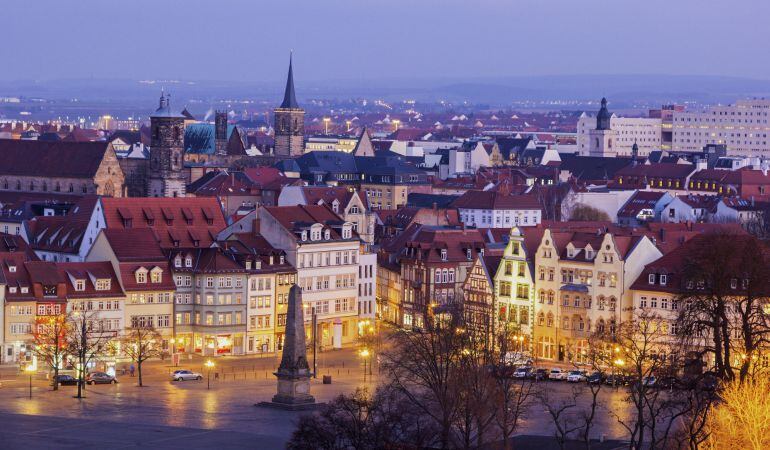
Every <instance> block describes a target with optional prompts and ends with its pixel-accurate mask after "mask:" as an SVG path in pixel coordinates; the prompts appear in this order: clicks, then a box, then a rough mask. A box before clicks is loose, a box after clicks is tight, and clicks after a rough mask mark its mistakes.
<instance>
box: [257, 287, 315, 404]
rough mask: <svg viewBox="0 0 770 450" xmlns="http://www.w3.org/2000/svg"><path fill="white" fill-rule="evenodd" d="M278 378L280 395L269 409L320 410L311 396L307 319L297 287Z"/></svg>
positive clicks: (292, 293)
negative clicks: (306, 336) (306, 334)
mask: <svg viewBox="0 0 770 450" xmlns="http://www.w3.org/2000/svg"><path fill="white" fill-rule="evenodd" d="M274 375H275V376H276V377H277V378H278V393H277V394H275V395H274V396H273V400H272V401H271V402H261V403H259V406H268V407H274V408H281V409H288V410H304V409H312V408H315V407H317V406H319V404H318V403H316V401H315V398H313V396H312V395H310V376H311V375H312V374H311V373H310V366H308V363H307V348H306V347H305V318H304V314H303V308H302V290H301V289H300V287H299V286H297V285H296V284H295V285H294V286H292V287H291V290H290V291H289V305H288V307H287V310H286V333H285V334H284V341H283V354H282V356H281V365H280V366H278V371H276V372H275V373H274Z"/></svg>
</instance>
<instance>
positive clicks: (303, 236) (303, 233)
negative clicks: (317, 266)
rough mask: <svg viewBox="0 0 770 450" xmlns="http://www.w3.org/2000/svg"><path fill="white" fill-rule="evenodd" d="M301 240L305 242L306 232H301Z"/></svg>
mask: <svg viewBox="0 0 770 450" xmlns="http://www.w3.org/2000/svg"><path fill="white" fill-rule="evenodd" d="M302 240H303V241H306V240H307V231H303V232H302Z"/></svg>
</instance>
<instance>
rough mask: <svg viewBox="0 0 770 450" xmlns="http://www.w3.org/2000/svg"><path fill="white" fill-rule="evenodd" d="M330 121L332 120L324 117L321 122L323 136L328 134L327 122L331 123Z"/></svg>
mask: <svg viewBox="0 0 770 450" xmlns="http://www.w3.org/2000/svg"><path fill="white" fill-rule="evenodd" d="M331 120H332V119H331V118H329V117H324V118H323V121H324V134H329V122H331Z"/></svg>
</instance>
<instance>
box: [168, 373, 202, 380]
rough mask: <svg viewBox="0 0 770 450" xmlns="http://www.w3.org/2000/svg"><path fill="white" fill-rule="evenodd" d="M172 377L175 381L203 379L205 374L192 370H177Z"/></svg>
mask: <svg viewBox="0 0 770 450" xmlns="http://www.w3.org/2000/svg"><path fill="white" fill-rule="evenodd" d="M171 379H172V380H174V381H188V380H202V379H203V375H201V374H199V373H198V372H193V371H192V370H175V371H174V373H172V374H171Z"/></svg>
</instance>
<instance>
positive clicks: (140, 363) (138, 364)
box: [136, 360, 142, 387]
mask: <svg viewBox="0 0 770 450" xmlns="http://www.w3.org/2000/svg"><path fill="white" fill-rule="evenodd" d="M136 369H137V371H138V372H139V387H142V360H139V361H137V362H136Z"/></svg>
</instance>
